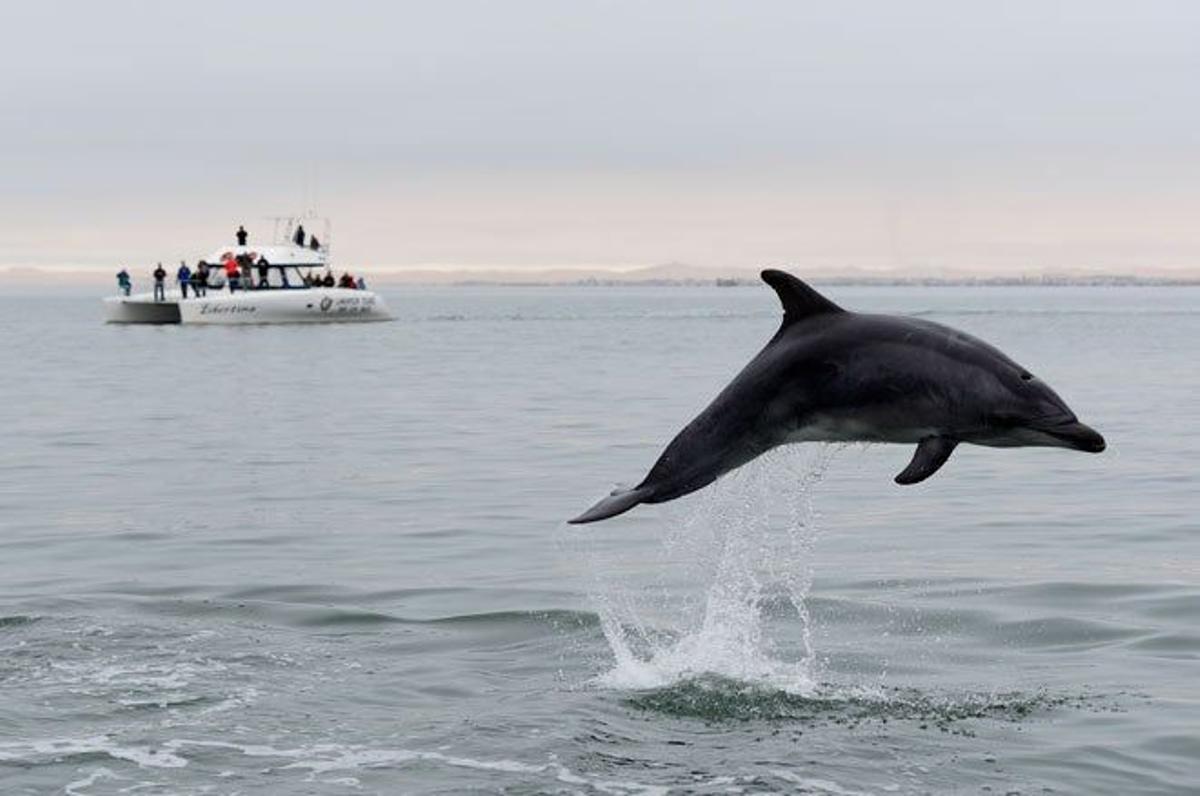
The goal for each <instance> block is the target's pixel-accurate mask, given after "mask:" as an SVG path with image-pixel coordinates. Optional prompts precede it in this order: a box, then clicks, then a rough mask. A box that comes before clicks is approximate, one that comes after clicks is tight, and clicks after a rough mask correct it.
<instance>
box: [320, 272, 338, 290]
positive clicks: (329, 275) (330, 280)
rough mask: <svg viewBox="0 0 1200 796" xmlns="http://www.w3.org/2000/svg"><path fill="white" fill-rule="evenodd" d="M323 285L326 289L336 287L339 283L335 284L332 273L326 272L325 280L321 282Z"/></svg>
mask: <svg viewBox="0 0 1200 796" xmlns="http://www.w3.org/2000/svg"><path fill="white" fill-rule="evenodd" d="M321 284H322V285H324V286H325V287H333V286H334V285H336V284H337V282H335V281H334V279H333V272H332V271H326V272H325V278H324V279H322V280H321Z"/></svg>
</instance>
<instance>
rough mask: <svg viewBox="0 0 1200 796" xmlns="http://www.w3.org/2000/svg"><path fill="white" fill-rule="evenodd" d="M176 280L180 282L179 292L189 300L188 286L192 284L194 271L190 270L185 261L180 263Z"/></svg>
mask: <svg viewBox="0 0 1200 796" xmlns="http://www.w3.org/2000/svg"><path fill="white" fill-rule="evenodd" d="M175 279H176V280H177V281H178V282H179V292H180V293H182V294H183V297H184V298H187V292H188V285H190V284H191V283H192V269H191V268H188V265H187V263H185V262H184V261H183V260H180V261H179V270H178V271H176V272H175ZM196 295H197V296H199V295H200V294H199V293H197V294H196Z"/></svg>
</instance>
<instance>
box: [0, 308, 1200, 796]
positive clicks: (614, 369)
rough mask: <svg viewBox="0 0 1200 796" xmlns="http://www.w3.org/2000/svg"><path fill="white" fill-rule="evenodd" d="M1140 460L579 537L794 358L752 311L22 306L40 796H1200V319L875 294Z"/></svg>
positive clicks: (30, 663) (860, 458) (877, 483)
mask: <svg viewBox="0 0 1200 796" xmlns="http://www.w3.org/2000/svg"><path fill="white" fill-rule="evenodd" d="M827 292H828V294H829V295H830V296H831V297H832V298H834V299H835V300H836V301H838V302H840V303H842V304H844V305H845V306H847V307H850V308H854V309H858V310H863V311H875V312H895V313H907V314H915V315H919V316H921V317H925V318H928V319H930V320H934V321H938V322H942V323H947V324H950V325H952V326H955V327H958V328H961V329H963V330H965V331H968V332H971V333H973V334H976V335H978V336H980V337H983V338H984V339H986V340H988V341H990V342H992V343H994V344H996V345H998V346H999V347H1000V348H1002V349H1003V350H1005V351H1006V352H1008V353H1009V354H1010V355H1012V356H1013V357H1014V358H1015V359H1016V360H1017V361H1018V362H1020V363H1022V364H1023V365H1025V366H1026V367H1028V368H1030V369H1031V370H1032V371H1033V372H1034V373H1036V374H1037V375H1038V376H1040V377H1042V378H1044V379H1045V380H1046V381H1047V382H1048V383H1050V384H1051V385H1053V386H1054V387H1055V389H1057V390H1058V391H1059V392H1060V393H1061V394H1062V395H1063V397H1064V398H1065V399H1066V400H1067V401H1068V403H1069V404H1070V405H1071V406H1072V407H1073V408H1074V409H1075V410H1076V411H1077V412H1078V413H1079V414H1080V416H1081V418H1082V419H1083V420H1084V421H1085V422H1088V423H1090V424H1092V425H1094V426H1095V427H1096V428H1098V429H1099V430H1100V431H1101V432H1102V433H1104V434H1105V436H1106V438H1107V440H1108V443H1109V449H1108V450H1107V451H1106V452H1105V453H1103V454H1101V455H1098V456H1092V455H1085V454H1080V453H1074V452H1070V451H1063V450H1047V449H1019V450H994V449H983V448H976V447H972V446H960V447H959V449H958V450H957V451H956V452H955V454H954V456H953V457H952V458H951V460H950V461H949V462H948V463H947V465H946V466H945V467H944V468H943V469H942V470H941V471H940V472H939V473H938V474H937V475H935V476H934V477H933V478H931V479H930V480H929V481H927V482H925V483H923V484H920V485H918V486H914V487H907V488H902V487H898V486H896V485H895V484H893V483H892V480H891V479H892V476H894V475H895V473H897V472H899V471H900V470H901V469H902V468H903V467H904V466H905V464H906V463H907V461H908V458H909V457H910V455H911V450H909V449H907V448H904V447H900V446H890V445H874V446H857V445H846V446H836V447H834V446H820V445H801V446H795V447H791V448H784V449H780V450H778V451H775V452H773V453H772V454H770V455H768V456H765V457H763V458H761V459H760V460H758V461H755V462H753V463H751V464H750V465H748V466H747V467H745V468H743V469H742V470H740V471H737V472H735V473H732V474H730V475H729V476H727V477H726V478H724V479H722V480H721V481H719V482H718V483H716V484H714V485H713V486H711V487H709V488H707V489H705V490H702V491H700V492H698V493H696V494H694V495H691V496H688V497H686V498H684V499H681V500H679V501H676V502H674V503H671V504H666V505H662V506H643V507H639V508H637V509H635V510H634V511H632V512H630V513H629V514H627V515H624V516H622V517H619V518H616V519H613V520H610V521H607V522H604V523H599V524H595V525H588V526H578V527H577V526H567V525H566V524H565V523H564V520H565V519H566V518H568V517H571V516H574V515H576V514H578V513H579V512H580V511H582V510H583V509H585V508H586V507H587V506H589V505H591V503H592V502H594V501H595V500H596V499H597V498H599V497H600V496H601V495H603V494H604V493H605V492H607V491H608V490H609V489H611V488H612V486H613V485H614V484H616V483H630V482H636V481H638V480H640V478H641V477H642V476H643V475H644V473H645V471H646V470H647V469H648V468H649V466H650V465H651V464H652V463H653V461H654V459H655V457H656V456H657V454H658V452H659V451H660V450H661V448H662V446H663V445H664V444H665V443H666V442H667V441H668V440H669V439H670V438H671V437H672V436H673V435H674V433H675V432H676V431H677V430H678V429H679V428H681V427H682V426H683V424H684V423H686V422H687V421H688V420H689V419H690V418H691V417H692V416H694V414H695V413H696V412H697V411H699V410H700V409H702V408H703V407H704V405H705V404H706V403H707V402H708V401H709V400H711V398H712V397H713V396H714V395H715V394H716V393H717V392H718V391H719V390H720V389H721V388H722V387H723V386H724V385H725V384H726V383H727V382H728V380H729V379H730V378H731V377H732V376H733V375H734V374H735V373H736V372H737V371H738V369H739V368H740V367H741V366H742V365H743V364H744V363H745V362H746V361H747V360H748V359H749V358H750V357H751V356H753V354H754V353H755V352H756V351H757V350H758V349H759V348H760V347H761V346H762V345H763V344H764V343H765V342H766V340H767V339H768V338H769V337H770V336H771V334H773V332H774V331H775V328H776V327H777V325H778V322H779V310H778V308H777V306H776V300H775V297H774V295H773V294H772V293H771V291H770V290H768V289H767V288H765V287H762V286H755V287H741V288H643V287H637V288H633V287H627V288H582V287H580V288H576V287H558V288H482V287H479V288H476V287H472V288H436V289H435V288H404V289H399V288H397V289H395V290H391V291H385V294H386V298H387V301H388V303H389V305H390V306H391V307H393V309H394V310H395V312H396V315H397V320H396V321H395V322H393V323H389V324H371V325H364V326H353V325H351V326H322V327H300V326H287V327H285V326H273V327H248V328H187V327H119V326H105V325H104V324H102V323H101V307H100V305H99V302H98V301H97V299H96V297H95V296H93V295H90V294H89V293H87V292H86V291H84V290H69V291H58V292H42V293H37V292H35V291H29V290H26V291H24V292H21V291H13V290H11V289H10V291H9V292H8V293H5V294H3V295H0V333H2V335H3V340H4V345H3V348H2V349H0V373H3V374H4V375H3V379H2V380H0V406H2V407H3V411H4V424H3V431H2V432H0V792H3V793H4V794H42V793H68V794H77V795H78V796H85V795H94V794H118V793H134V794H150V793H162V794H166V793H171V794H201V793H203V794H250V793H254V794H260V793H278V794H296V793H306V794H308V793H311V794H361V793H382V794H392V793H462V792H483V793H520V794H528V793H583V794H589V793H605V794H635V793H713V794H715V793H745V794H751V793H796V792H804V793H825V794H857V793H989V792H990V793H1014V792H1017V793H1044V792H1054V793H1081V794H1094V793H1122V794H1125V793H1195V792H1197V790H1198V789H1200V774H1198V773H1197V772H1198V771H1200V676H1198V675H1200V631H1198V630H1197V627H1198V624H1200V468H1198V465H1200V399H1198V398H1197V395H1200V342H1198V341H1200V290H1197V289H1195V288H996V287H986V288H985V287H978V288H925V287H831V288H829V289H827Z"/></svg>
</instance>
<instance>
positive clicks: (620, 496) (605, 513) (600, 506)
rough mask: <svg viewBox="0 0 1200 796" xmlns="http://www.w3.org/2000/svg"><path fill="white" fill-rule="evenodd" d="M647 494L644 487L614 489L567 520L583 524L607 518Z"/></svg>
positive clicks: (627, 508)
mask: <svg viewBox="0 0 1200 796" xmlns="http://www.w3.org/2000/svg"><path fill="white" fill-rule="evenodd" d="M647 494H648V493H647V491H646V490H644V489H614V490H613V491H612V494H611V495H609V496H608V497H606V498H604V499H603V500H601V501H600V502H599V503H597V504H596V505H594V506H592V507H591V508H590V509H588V510H587V511H585V512H583V513H582V514H580V515H579V516H578V517H576V518H575V519H573V520H568V522H570V523H571V524H572V525H583V524H584V523H585V522H596V521H597V520H607V519H608V518H609V517H615V516H617V515H618V514H624V513H625V512H627V511H629V510H630V509H631V508H633V507H634V506H636V505H637V504H639V503H641V502H642V501H643V500H644V499H645V498H646V497H647Z"/></svg>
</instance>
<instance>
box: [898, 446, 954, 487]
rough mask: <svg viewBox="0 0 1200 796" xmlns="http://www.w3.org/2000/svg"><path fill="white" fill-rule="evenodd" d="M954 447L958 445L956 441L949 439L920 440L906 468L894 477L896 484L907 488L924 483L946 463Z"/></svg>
mask: <svg viewBox="0 0 1200 796" xmlns="http://www.w3.org/2000/svg"><path fill="white" fill-rule="evenodd" d="M956 445H958V440H956V439H951V438H950V437H926V438H925V439H923V440H921V441H920V442H918V443H917V450H916V452H914V453H913V457H912V461H911V462H909V463H908V467H905V468H904V471H903V472H902V473H900V475H898V476H896V483H897V484H903V485H905V486H908V485H909V484H919V483H920V482H922V481H924V480H925V479H926V478H928V477H929V476H931V475H933V474H934V473H936V472H937V471H938V470H939V469H940V468H941V466H942V465H943V464H945V463H946V460H947V459H949V458H950V454H951V453H954V446H956Z"/></svg>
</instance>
